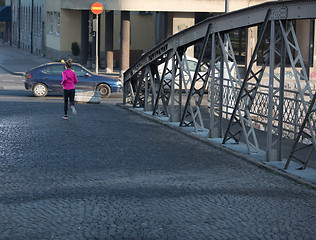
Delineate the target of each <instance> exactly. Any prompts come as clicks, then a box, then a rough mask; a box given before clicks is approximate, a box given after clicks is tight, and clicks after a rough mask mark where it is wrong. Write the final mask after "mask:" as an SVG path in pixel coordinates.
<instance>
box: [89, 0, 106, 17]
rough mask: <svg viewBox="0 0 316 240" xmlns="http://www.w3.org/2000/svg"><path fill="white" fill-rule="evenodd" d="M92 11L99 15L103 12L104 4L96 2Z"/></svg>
mask: <svg viewBox="0 0 316 240" xmlns="http://www.w3.org/2000/svg"><path fill="white" fill-rule="evenodd" d="M91 11H92V12H93V13H94V14H96V15H98V14H100V13H102V12H103V5H102V4H101V3H99V2H95V3H93V4H92V6H91Z"/></svg>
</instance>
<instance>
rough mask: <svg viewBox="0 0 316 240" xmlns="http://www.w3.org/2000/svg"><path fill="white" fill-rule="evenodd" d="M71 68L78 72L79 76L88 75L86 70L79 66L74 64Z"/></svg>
mask: <svg viewBox="0 0 316 240" xmlns="http://www.w3.org/2000/svg"><path fill="white" fill-rule="evenodd" d="M71 69H72V70H73V71H74V72H75V73H76V75H77V77H83V76H85V75H86V71H84V70H83V69H82V68H80V67H78V66H72V68H71Z"/></svg>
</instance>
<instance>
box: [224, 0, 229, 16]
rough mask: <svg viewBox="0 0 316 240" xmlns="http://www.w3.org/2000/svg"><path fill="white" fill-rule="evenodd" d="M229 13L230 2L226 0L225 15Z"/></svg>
mask: <svg viewBox="0 0 316 240" xmlns="http://www.w3.org/2000/svg"><path fill="white" fill-rule="evenodd" d="M228 12H229V0H225V13H228Z"/></svg>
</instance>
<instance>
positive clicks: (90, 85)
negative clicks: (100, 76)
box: [71, 65, 96, 90]
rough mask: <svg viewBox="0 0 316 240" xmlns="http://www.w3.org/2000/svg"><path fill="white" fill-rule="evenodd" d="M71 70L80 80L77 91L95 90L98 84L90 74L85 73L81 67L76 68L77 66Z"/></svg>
mask: <svg viewBox="0 0 316 240" xmlns="http://www.w3.org/2000/svg"><path fill="white" fill-rule="evenodd" d="M71 69H72V70H73V71H74V72H75V73H76V76H77V78H78V83H77V84H76V89H81V90H94V88H95V85H96V84H95V81H94V80H93V77H92V75H91V74H90V73H88V72H87V71H85V70H84V69H83V68H81V67H80V66H76V65H73V66H72V68H71Z"/></svg>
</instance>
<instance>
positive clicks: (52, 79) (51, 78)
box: [42, 65, 65, 92]
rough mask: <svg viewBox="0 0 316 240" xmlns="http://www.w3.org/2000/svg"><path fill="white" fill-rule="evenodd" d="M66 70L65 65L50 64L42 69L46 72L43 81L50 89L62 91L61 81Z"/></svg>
mask: <svg viewBox="0 0 316 240" xmlns="http://www.w3.org/2000/svg"><path fill="white" fill-rule="evenodd" d="M64 70H65V66H64V65H50V66H47V67H46V68H44V69H43V70H42V72H43V74H44V79H43V82H44V83H45V84H46V85H47V87H48V89H49V90H50V91H53V92H59V91H62V85H61V82H62V80H63V76H62V72H63V71H64Z"/></svg>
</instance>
